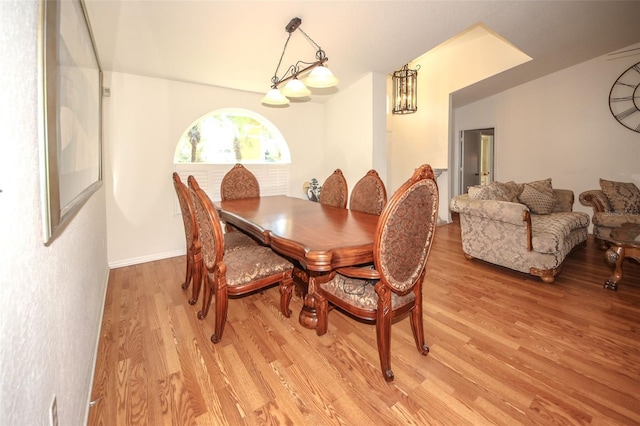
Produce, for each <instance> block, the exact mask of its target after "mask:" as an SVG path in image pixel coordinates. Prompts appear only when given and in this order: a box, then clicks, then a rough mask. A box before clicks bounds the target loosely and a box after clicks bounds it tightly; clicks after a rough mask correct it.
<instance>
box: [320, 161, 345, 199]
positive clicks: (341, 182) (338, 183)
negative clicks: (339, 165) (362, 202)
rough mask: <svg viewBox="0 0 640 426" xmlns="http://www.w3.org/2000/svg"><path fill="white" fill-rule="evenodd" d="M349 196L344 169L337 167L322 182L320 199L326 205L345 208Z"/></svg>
mask: <svg viewBox="0 0 640 426" xmlns="http://www.w3.org/2000/svg"><path fill="white" fill-rule="evenodd" d="M348 196H349V189H348V187H347V180H346V179H345V177H344V175H343V174H342V170H340V169H336V170H335V171H334V172H333V173H332V174H331V175H330V176H329V177H328V178H327V179H326V180H325V181H324V183H323V184H322V189H321V190H320V198H319V200H318V201H319V202H320V204H324V205H326V206H333V207H340V208H342V209H344V208H346V207H347V198H348Z"/></svg>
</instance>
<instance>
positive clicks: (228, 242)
mask: <svg viewBox="0 0 640 426" xmlns="http://www.w3.org/2000/svg"><path fill="white" fill-rule="evenodd" d="M257 246H258V243H257V242H256V240H254V239H253V238H251V237H250V236H248V235H247V234H245V233H243V232H240V231H238V232H227V233H225V234H224V252H225V253H228V252H231V251H236V250H240V249H243V248H246V247H257Z"/></svg>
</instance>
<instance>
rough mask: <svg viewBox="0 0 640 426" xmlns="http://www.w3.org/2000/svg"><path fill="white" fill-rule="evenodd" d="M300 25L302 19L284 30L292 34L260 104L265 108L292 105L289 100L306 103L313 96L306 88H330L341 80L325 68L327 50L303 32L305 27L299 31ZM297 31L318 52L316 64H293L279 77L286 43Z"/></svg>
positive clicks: (314, 62)
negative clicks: (305, 99) (265, 106)
mask: <svg viewBox="0 0 640 426" xmlns="http://www.w3.org/2000/svg"><path fill="white" fill-rule="evenodd" d="M301 23H302V19H300V18H293V19H292V20H291V21H289V23H288V24H287V26H286V27H285V30H286V31H287V33H289V35H288V37H287V40H286V42H285V43H284V48H283V49H282V54H281V55H280V60H279V61H278V65H277V66H276V71H275V72H274V74H273V77H271V89H270V90H269V92H267V94H266V95H265V96H264V97H263V98H262V101H261V102H262V103H263V104H264V105H267V106H283V105H289V98H292V99H293V98H296V99H297V100H304V98H307V97H309V96H310V95H311V90H309V89H308V87H307V86H309V87H313V88H327V87H333V86H335V85H337V84H338V79H337V78H336V77H335V76H334V75H333V73H332V72H331V71H330V70H329V68H327V67H326V66H325V65H324V64H325V62H327V60H328V59H329V58H327V56H326V54H325V52H324V50H322V49H321V48H320V46H318V44H317V43H316V42H315V41H313V40H312V39H311V37H309V35H307V33H305V32H304V31H303V30H302V28H300V24H301ZM297 29H299V30H300V32H301V33H302V34H304V36H305V37H306V38H307V40H308V41H309V42H310V43H311V44H312V45H313V46H314V48H315V49H316V58H315V59H316V60H315V61H313V62H305V61H298V62H296V63H295V64H294V65H291V66H289V68H287V71H286V72H285V73H284V74H283V75H282V76H281V77H279V76H278V70H279V69H280V65H281V63H282V58H283V57H284V53H285V51H286V50H287V44H288V43H289V39H290V38H291V34H293V32H294V31H295V30H297ZM307 73H308V76H307V77H306V78H304V82H303V80H301V79H300V78H302V76H303V75H307ZM299 77H300V78H299ZM285 83H286V84H285ZM279 86H283V87H282V89H280V88H279Z"/></svg>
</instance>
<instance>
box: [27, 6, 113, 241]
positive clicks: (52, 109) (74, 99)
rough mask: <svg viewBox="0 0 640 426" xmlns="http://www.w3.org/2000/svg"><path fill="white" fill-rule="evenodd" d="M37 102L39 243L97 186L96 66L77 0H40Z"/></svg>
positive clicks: (98, 75) (57, 230)
mask: <svg viewBox="0 0 640 426" xmlns="http://www.w3.org/2000/svg"><path fill="white" fill-rule="evenodd" d="M39 42H40V46H39V47H40V50H39V61H38V70H39V76H38V77H39V80H40V81H39V83H40V90H39V105H40V111H41V114H42V115H41V125H40V144H41V155H40V162H41V179H40V181H41V186H42V204H43V208H42V211H43V221H42V222H43V231H44V243H45V244H46V245H48V244H50V243H51V242H52V241H53V239H54V238H55V237H56V236H57V235H59V234H60V232H62V230H63V229H64V227H65V225H66V224H67V223H68V222H69V221H70V220H71V219H72V218H73V216H74V215H75V214H76V213H77V212H78V210H80V208H81V207H82V206H83V205H84V204H85V203H86V201H87V200H88V199H89V198H90V197H91V195H92V194H93V193H94V192H96V191H97V190H98V189H99V188H100V186H101V185H102V69H101V68H100V61H99V59H98V54H97V50H96V46H95V43H94V40H93V34H92V32H91V25H90V23H89V18H88V15H87V12H86V9H85V5H84V2H83V1H82V0H71V1H70V0H41V1H40V22H39Z"/></svg>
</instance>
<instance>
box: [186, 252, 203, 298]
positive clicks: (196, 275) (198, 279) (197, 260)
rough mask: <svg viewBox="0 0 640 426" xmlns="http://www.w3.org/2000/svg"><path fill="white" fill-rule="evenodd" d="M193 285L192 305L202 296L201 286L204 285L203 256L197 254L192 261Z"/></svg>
mask: <svg viewBox="0 0 640 426" xmlns="http://www.w3.org/2000/svg"><path fill="white" fill-rule="evenodd" d="M192 269H193V271H192V273H193V286H192V287H191V299H189V304H190V305H195V304H196V302H197V301H198V297H199V296H200V288H201V287H202V257H201V256H195V257H194V259H193V263H192Z"/></svg>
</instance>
